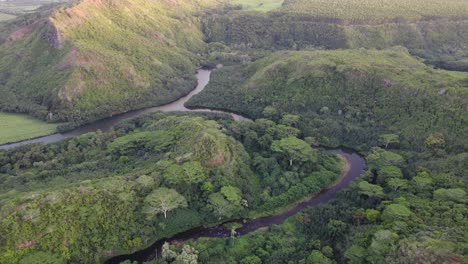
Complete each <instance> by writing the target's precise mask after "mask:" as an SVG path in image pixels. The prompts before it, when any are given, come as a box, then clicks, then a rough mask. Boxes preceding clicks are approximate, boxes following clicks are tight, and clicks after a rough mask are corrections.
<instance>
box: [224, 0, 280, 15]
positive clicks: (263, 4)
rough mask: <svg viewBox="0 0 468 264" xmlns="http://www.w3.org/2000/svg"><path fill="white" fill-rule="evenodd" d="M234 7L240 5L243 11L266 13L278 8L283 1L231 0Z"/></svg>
mask: <svg viewBox="0 0 468 264" xmlns="http://www.w3.org/2000/svg"><path fill="white" fill-rule="evenodd" d="M231 3H232V4H234V5H242V8H243V9H244V10H248V11H260V12H268V11H271V10H273V9H277V8H280V7H281V5H282V4H283V0H232V1H231Z"/></svg>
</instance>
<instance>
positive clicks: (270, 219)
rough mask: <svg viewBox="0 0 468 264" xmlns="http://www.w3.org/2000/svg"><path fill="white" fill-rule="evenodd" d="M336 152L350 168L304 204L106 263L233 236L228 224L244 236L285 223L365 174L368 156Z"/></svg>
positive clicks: (187, 235) (206, 229)
mask: <svg viewBox="0 0 468 264" xmlns="http://www.w3.org/2000/svg"><path fill="white" fill-rule="evenodd" d="M333 151H335V152H336V153H337V154H339V155H341V156H342V157H343V158H344V159H346V161H347V166H346V169H345V170H344V172H343V173H342V175H341V177H340V179H339V180H338V181H337V182H336V183H335V184H334V185H333V186H330V187H329V188H328V189H324V190H322V191H321V192H320V193H318V194H316V195H314V196H312V197H311V198H309V199H307V200H305V201H303V202H301V203H298V204H297V205H295V206H293V207H291V208H290V209H288V210H286V211H284V212H282V213H280V214H277V215H272V216H266V217H261V218H257V219H237V220H232V221H228V222H225V223H223V224H219V225H217V226H213V227H207V226H200V227H196V228H193V229H190V230H188V231H185V232H182V233H179V234H177V235H175V236H173V237H171V238H167V239H161V240H158V241H156V242H154V243H153V244H152V245H151V246H149V247H148V248H146V249H143V250H140V251H137V252H135V253H133V254H128V255H120V256H116V257H113V258H111V259H109V260H107V261H106V264H119V263H120V262H123V261H125V260H131V261H137V262H138V263H142V262H145V261H150V260H153V259H155V258H157V257H158V254H160V252H161V248H162V245H163V244H164V243H165V242H168V243H175V244H180V243H183V242H185V241H187V240H189V239H196V238H200V237H217V238H222V237H229V236H231V230H230V229H228V228H226V227H225V226H224V225H225V224H226V223H238V224H241V225H242V226H241V227H239V228H237V229H236V230H235V231H236V235H238V236H242V235H245V234H248V233H251V232H253V231H255V230H258V229H259V228H262V227H267V226H271V225H279V224H282V223H283V222H284V221H285V220H286V219H287V218H289V217H291V216H293V215H295V214H297V213H299V212H301V211H304V210H305V209H307V208H309V207H312V206H317V205H320V204H323V203H326V202H328V201H330V200H332V199H334V198H335V197H336V196H337V194H338V192H339V191H340V190H342V189H344V188H345V187H347V186H348V185H349V184H350V183H351V182H352V181H353V180H354V179H356V178H358V177H359V176H361V174H362V172H363V170H364V168H365V166H366V162H365V160H364V158H363V157H361V156H360V155H359V154H357V153H356V152H354V151H352V150H350V149H336V150H333Z"/></svg>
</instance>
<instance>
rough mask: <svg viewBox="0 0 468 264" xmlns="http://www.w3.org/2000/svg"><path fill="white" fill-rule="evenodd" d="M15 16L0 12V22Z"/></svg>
mask: <svg viewBox="0 0 468 264" xmlns="http://www.w3.org/2000/svg"><path fill="white" fill-rule="evenodd" d="M13 18H15V16H13V15H9V14H5V13H0V22H2V21H6V20H10V19H13Z"/></svg>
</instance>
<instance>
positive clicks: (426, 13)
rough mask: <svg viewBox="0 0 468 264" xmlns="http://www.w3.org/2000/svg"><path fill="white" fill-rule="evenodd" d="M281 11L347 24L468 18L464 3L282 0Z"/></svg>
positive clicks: (467, 3) (452, 0)
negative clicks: (397, 19) (436, 18)
mask: <svg viewBox="0 0 468 264" xmlns="http://www.w3.org/2000/svg"><path fill="white" fill-rule="evenodd" d="M281 11H284V12H288V13H291V12H292V13H298V14H304V15H308V16H317V17H327V18H338V19H344V20H350V21H364V20H365V21H368V20H375V21H386V20H390V19H395V18H403V19H406V20H419V19H422V18H428V17H450V18H460V17H464V18H466V17H468V1H465V0H444V1H441V0H410V1H408V0H285V1H284V5H283V7H282V8H281Z"/></svg>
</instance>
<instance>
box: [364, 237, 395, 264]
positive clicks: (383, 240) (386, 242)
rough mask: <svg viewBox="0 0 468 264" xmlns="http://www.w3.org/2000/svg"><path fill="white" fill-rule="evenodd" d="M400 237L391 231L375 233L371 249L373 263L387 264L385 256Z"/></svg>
mask: <svg viewBox="0 0 468 264" xmlns="http://www.w3.org/2000/svg"><path fill="white" fill-rule="evenodd" d="M397 239H398V235H397V234H396V233H393V232H391V231H389V230H379V231H377V232H375V234H374V237H373V239H372V243H371V245H370V247H369V251H370V252H371V255H370V258H371V259H372V263H383V262H385V261H384V260H385V256H386V255H387V254H388V252H389V251H390V249H391V248H392V246H393V245H394V244H395V241H397Z"/></svg>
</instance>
